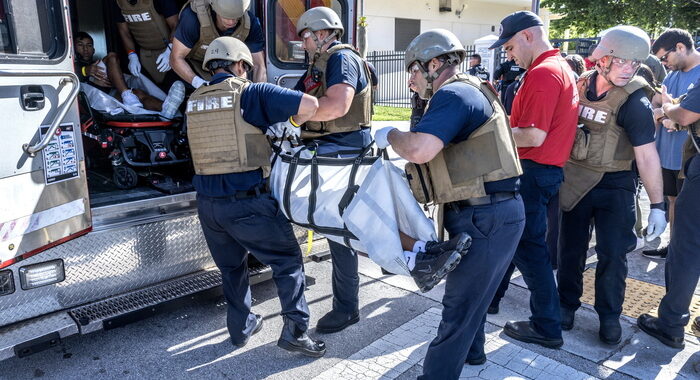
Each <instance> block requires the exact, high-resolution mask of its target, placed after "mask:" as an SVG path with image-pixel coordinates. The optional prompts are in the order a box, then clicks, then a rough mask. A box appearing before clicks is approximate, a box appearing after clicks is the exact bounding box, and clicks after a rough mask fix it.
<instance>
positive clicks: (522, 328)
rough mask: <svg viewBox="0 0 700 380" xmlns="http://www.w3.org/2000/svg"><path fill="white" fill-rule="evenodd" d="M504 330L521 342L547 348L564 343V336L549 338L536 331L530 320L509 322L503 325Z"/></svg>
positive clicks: (556, 346) (557, 346)
mask: <svg viewBox="0 0 700 380" xmlns="http://www.w3.org/2000/svg"><path fill="white" fill-rule="evenodd" d="M503 332H504V333H505V334H506V335H508V336H509V337H511V338H513V339H517V340H519V341H521V342H525V343H535V344H539V345H540V346H544V347H547V348H559V347H561V346H562V345H563V344H564V340H563V339H562V338H548V337H546V336H544V335H542V334H540V333H538V332H537V331H535V329H534V328H533V327H532V325H531V324H530V321H519V322H514V321H511V322H508V323H506V325H505V326H503Z"/></svg>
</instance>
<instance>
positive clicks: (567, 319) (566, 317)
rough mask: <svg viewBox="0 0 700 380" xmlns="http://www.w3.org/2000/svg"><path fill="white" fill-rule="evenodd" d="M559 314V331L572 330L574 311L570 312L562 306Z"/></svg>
mask: <svg viewBox="0 0 700 380" xmlns="http://www.w3.org/2000/svg"><path fill="white" fill-rule="evenodd" d="M559 313H560V314H561V329H562V330H565V331H569V330H571V329H573V328H574V316H575V315H576V310H571V309H569V308H566V307H563V306H562V307H559Z"/></svg>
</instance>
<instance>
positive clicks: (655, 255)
mask: <svg viewBox="0 0 700 380" xmlns="http://www.w3.org/2000/svg"><path fill="white" fill-rule="evenodd" d="M642 255H644V256H646V257H648V258H650V259H662V260H663V259H666V256H668V246H666V247H663V248H657V249H645V250H643V251H642Z"/></svg>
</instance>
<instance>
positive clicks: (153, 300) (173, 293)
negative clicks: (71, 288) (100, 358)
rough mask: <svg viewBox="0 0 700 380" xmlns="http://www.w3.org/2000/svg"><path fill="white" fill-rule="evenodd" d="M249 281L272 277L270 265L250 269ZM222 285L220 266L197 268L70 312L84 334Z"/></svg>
mask: <svg viewBox="0 0 700 380" xmlns="http://www.w3.org/2000/svg"><path fill="white" fill-rule="evenodd" d="M249 275H250V278H249V280H250V284H251V285H252V284H256V283H259V282H262V281H266V280H268V279H270V278H271V277H272V270H271V269H270V267H268V266H262V265H261V266H259V267H252V268H250V269H249ZM220 285H221V272H220V271H219V270H218V269H214V270H210V271H204V272H198V273H194V274H191V275H187V276H183V277H180V278H176V279H173V280H170V281H167V282H163V283H160V284H157V285H153V286H150V287H147V288H143V289H140V290H136V291H133V292H130V293H126V294H122V295H118V296H115V297H111V298H107V299H104V300H101V301H97V302H94V303H91V304H88V305H85V306H80V307H77V308H74V309H72V310H71V311H70V312H69V314H70V315H71V317H73V319H74V320H75V321H76V322H77V323H78V326H79V328H80V333H81V334H88V333H91V332H94V331H98V330H101V329H103V328H104V322H105V321H106V320H111V319H113V318H116V317H119V316H123V315H125V314H128V313H133V312H137V311H140V310H144V309H147V308H151V307H154V306H156V305H159V304H163V303H165V302H168V301H172V300H176V299H178V298H182V297H186V296H189V295H193V294H195V293H199V292H202V291H205V290H208V289H212V288H215V287H217V286H220Z"/></svg>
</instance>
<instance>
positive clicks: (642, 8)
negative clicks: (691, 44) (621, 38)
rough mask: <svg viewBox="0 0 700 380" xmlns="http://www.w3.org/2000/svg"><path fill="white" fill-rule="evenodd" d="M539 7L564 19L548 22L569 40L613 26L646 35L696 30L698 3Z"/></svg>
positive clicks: (582, 2)
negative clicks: (633, 28)
mask: <svg viewBox="0 0 700 380" xmlns="http://www.w3.org/2000/svg"><path fill="white" fill-rule="evenodd" d="M542 7H543V8H547V9H549V10H550V11H551V12H552V14H558V15H562V16H564V17H563V18H561V19H558V20H552V22H551V25H550V29H552V32H553V34H555V35H561V34H562V32H563V31H564V30H566V29H570V31H571V32H572V33H571V37H591V36H595V35H597V34H598V33H599V32H600V31H602V30H605V29H607V28H610V27H612V26H615V25H620V24H626V25H635V26H638V27H640V28H642V29H644V30H646V31H647V32H648V33H649V35H650V36H652V37H654V36H658V35H659V34H660V33H661V32H663V30H664V29H666V28H670V27H673V28H681V29H686V30H688V31H689V32H690V33H691V34H693V35H695V34H697V33H698V31H700V22H699V21H700V0H599V1H590V0H543V1H542Z"/></svg>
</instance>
